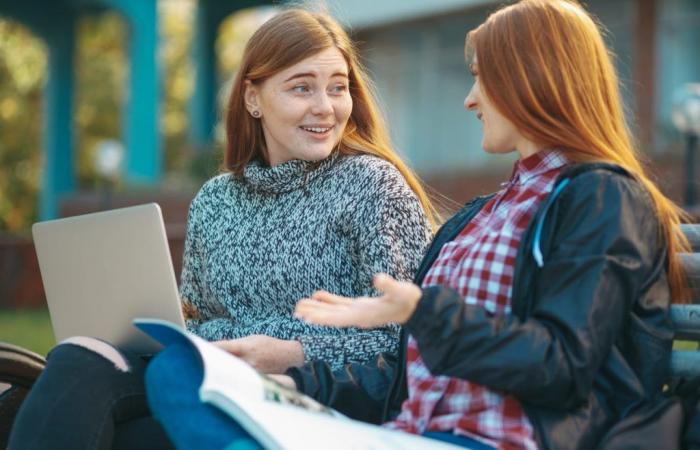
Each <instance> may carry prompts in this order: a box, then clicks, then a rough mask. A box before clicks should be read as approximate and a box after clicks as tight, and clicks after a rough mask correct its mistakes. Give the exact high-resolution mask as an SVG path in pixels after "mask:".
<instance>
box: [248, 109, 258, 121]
mask: <svg viewBox="0 0 700 450" xmlns="http://www.w3.org/2000/svg"><path fill="white" fill-rule="evenodd" d="M250 114H251V115H252V116H253V117H255V118H256V119H257V118H258V117H260V111H258V110H255V111H253V112H251V113H250Z"/></svg>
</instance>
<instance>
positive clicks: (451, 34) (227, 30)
mask: <svg viewBox="0 0 700 450" xmlns="http://www.w3.org/2000/svg"><path fill="white" fill-rule="evenodd" d="M501 3H502V2H496V1H485V0H431V1H429V2H428V1H424V0H380V1H376V0H327V1H325V2H314V3H313V4H312V5H311V6H310V7H311V8H312V9H325V10H327V11H329V12H330V13H332V14H333V15H334V16H335V17H336V18H337V19H338V20H339V21H340V22H341V23H342V24H344V25H345V26H346V27H347V29H348V30H349V31H350V32H351V34H352V36H353V37H354V38H355V39H356V40H357V41H358V42H359V45H360V49H361V53H362V55H363V57H364V62H365V64H366V65H367V67H368V68H369V70H370V73H371V75H372V77H373V78H374V80H375V83H376V85H377V89H378V92H379V95H380V99H381V104H382V107H383V109H384V112H385V114H386V116H387V118H388V122H389V125H390V129H391V132H392V135H393V139H394V143H395V144H396V147H397V148H398V150H399V151H400V152H401V153H402V154H403V155H404V157H405V158H406V159H407V160H408V161H409V162H410V163H411V165H412V166H413V167H414V168H415V169H416V171H417V172H418V173H419V175H420V176H421V177H422V178H423V179H424V180H425V181H426V182H427V184H429V185H430V186H431V187H432V188H433V190H434V193H435V195H436V196H437V197H440V198H442V200H441V201H442V203H443V205H445V208H446V209H450V208H455V207H456V206H457V205H459V204H460V203H462V202H464V201H465V200H467V199H468V198H470V197H472V196H474V195H477V194H483V193H486V192H489V191H492V190H494V189H496V188H498V185H499V182H500V181H502V180H503V179H504V178H506V177H507V176H508V175H509V173H510V169H511V165H512V162H513V158H510V159H508V158H503V157H493V156H490V155H488V154H486V153H484V152H483V151H482V150H481V148H480V141H481V125H480V123H479V122H478V120H477V119H476V118H475V117H474V115H473V114H470V113H467V112H466V111H465V110H464V108H463V100H464V97H465V96H466V94H467V91H468V89H469V88H470V86H471V83H472V79H471V76H470V75H469V73H468V71H467V69H466V65H465V63H464V53H463V51H464V37H465V34H466V32H467V31H469V30H470V29H472V28H473V27H475V26H476V25H478V24H479V23H481V22H482V21H483V20H484V19H485V18H486V16H487V15H488V13H489V12H491V11H493V10H494V9H495V8H496V7H498V6H499V4H501ZM296 4H299V3H298V2H297V3H296ZM284 5H285V2H281V1H280V2H268V1H256V0H24V1H22V2H17V1H15V0H0V341H8V342H11V343H15V344H19V345H23V346H26V347H28V348H30V349H32V350H34V351H37V352H39V353H42V354H45V352H46V351H47V350H48V349H49V348H50V346H51V345H52V344H53V335H52V331H51V328H50V321H49V318H48V313H47V312H46V309H45V298H44V293H43V287H42V284H41V277H40V274H39V269H38V264H37V261H36V256H35V253H34V248H33V245H32V241H31V232H30V227H31V225H32V223H34V222H36V221H38V220H46V219H51V218H57V217H63V216H68V215H74V214H82V213H87V212H93V211H98V210H102V209H110V208H116V207H121V206H127V205H132V204H138V203H145V202H149V201H157V202H158V203H160V204H161V207H162V209H163V214H164V218H165V220H166V224H167V225H166V227H167V231H168V235H169V239H170V244H171V251H172V257H173V262H174V265H175V269H176V273H179V268H180V262H181V261H180V260H181V255H182V244H183V242H182V241H183V237H184V227H185V221H186V215H187V208H188V206H189V202H190V200H191V199H192V197H193V195H194V194H195V193H196V191H197V189H198V188H199V186H200V185H201V184H202V183H203V182H204V181H205V180H206V179H207V178H209V177H211V176H213V175H215V174H216V173H218V172H219V168H220V162H221V159H222V158H221V152H222V136H221V130H220V128H219V127H217V122H218V121H219V119H220V117H221V114H220V103H221V98H223V97H225V92H226V86H227V83H228V82H229V81H230V79H231V78H232V77H233V75H234V73H235V70H236V67H237V65H238V62H239V60H240V57H241V53H242V50H243V47H244V45H245V43H246V41H247V39H248V37H249V36H250V35H251V34H252V33H253V32H254V31H255V29H256V28H257V27H258V26H259V25H260V24H261V23H263V22H264V21H265V20H267V19H268V18H269V17H271V16H272V15H273V14H275V11H276V10H278V8H280V7H284ZM587 7H588V8H589V10H590V11H592V12H593V14H594V15H596V16H597V17H598V19H599V20H600V22H601V23H602V24H603V26H604V27H605V29H606V30H607V31H606V39H607V40H608V43H609V45H610V47H611V49H612V51H613V52H614V54H615V58H616V65H617V68H618V71H619V75H620V78H621V83H622V89H623V93H624V101H625V106H626V109H627V112H628V118H629V121H630V124H631V126H632V129H633V132H634V136H635V138H636V140H637V142H638V147H639V149H640V151H641V152H642V153H643V154H644V155H645V156H646V158H647V160H648V162H649V167H650V170H651V171H652V172H653V173H654V174H655V176H656V179H657V181H658V183H659V184H660V185H661V187H662V189H663V190H664V192H666V193H667V194H668V195H669V196H671V197H672V198H673V199H674V200H676V201H677V202H679V203H681V204H683V205H685V206H686V207H687V208H688V209H689V210H690V211H691V212H695V206H696V197H697V195H696V181H695V169H696V165H697V164H696V158H695V152H696V147H697V132H698V131H697V130H698V127H700V124H699V123H697V122H698V116H700V104H698V102H699V101H700V100H699V99H698V98H699V97H700V94H698V90H697V89H698V88H697V87H698V85H697V84H695V85H692V84H691V85H689V84H688V83H698V82H700V58H698V57H697V47H698V45H699V44H700V0H590V1H589V2H587ZM447 199H449V200H447Z"/></svg>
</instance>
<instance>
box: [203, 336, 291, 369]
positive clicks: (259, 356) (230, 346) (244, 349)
mask: <svg viewBox="0 0 700 450" xmlns="http://www.w3.org/2000/svg"><path fill="white" fill-rule="evenodd" d="M214 345H216V346H218V347H220V348H222V349H223V350H226V351H227V352H229V353H232V354H234V355H236V356H237V357H239V358H241V359H242V360H244V361H245V362H247V363H248V364H250V365H251V366H253V367H255V368H256V369H258V370H259V371H260V372H263V373H284V372H285V371H286V370H287V369H289V368H290V367H294V366H301V365H302V364H304V350H303V349H302V347H301V344H300V343H299V342H298V341H286V340H283V339H277V338H273V337H270V336H265V335H261V334H254V335H251V336H246V337H244V338H240V339H231V340H227V341H217V342H214Z"/></svg>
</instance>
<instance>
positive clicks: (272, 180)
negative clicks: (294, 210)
mask: <svg viewBox="0 0 700 450" xmlns="http://www.w3.org/2000/svg"><path fill="white" fill-rule="evenodd" d="M337 158H338V152H336V151H334V152H333V153H331V154H330V155H329V156H328V157H327V158H326V159H323V160H321V161H304V160H300V159H293V160H291V161H287V162H285V163H282V164H278V165H276V166H274V167H270V166H268V165H266V164H265V163H263V162H262V161H257V160H256V161H251V162H250V163H249V164H248V165H247V166H246V167H245V169H243V179H244V180H245V182H246V183H247V184H248V185H249V186H250V187H252V188H253V189H254V190H256V191H258V192H265V193H275V194H281V193H284V192H290V191H293V190H296V189H299V188H301V187H303V186H305V185H307V184H308V183H311V181H312V180H314V179H316V178H317V177H318V176H319V175H322V174H324V173H326V172H327V171H328V169H329V168H330V167H331V166H332V165H333V163H334V162H335V160H336V159H337Z"/></svg>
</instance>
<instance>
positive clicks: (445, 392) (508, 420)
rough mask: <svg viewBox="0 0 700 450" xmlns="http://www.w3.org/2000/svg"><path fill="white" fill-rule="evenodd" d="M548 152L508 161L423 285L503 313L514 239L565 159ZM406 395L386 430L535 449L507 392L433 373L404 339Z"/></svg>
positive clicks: (515, 244)
mask: <svg viewBox="0 0 700 450" xmlns="http://www.w3.org/2000/svg"><path fill="white" fill-rule="evenodd" d="M566 162H567V161H566V158H565V157H564V156H563V155H562V153H561V152H559V151H556V150H549V151H541V152H538V153H535V154H534V155H532V156H529V157H527V158H525V159H523V160H520V161H518V162H516V163H515V166H514V168H513V173H512V175H511V178H510V180H509V181H508V182H507V183H505V184H504V187H503V189H502V190H501V191H499V192H498V193H497V194H496V195H495V196H494V197H493V198H492V199H491V200H490V201H489V202H488V203H487V204H486V205H484V207H483V209H482V210H481V211H479V213H477V215H476V216H475V217H474V219H472V220H471V222H469V224H467V226H466V227H465V228H464V229H463V230H462V231H461V232H460V234H459V235H458V236H457V237H456V238H455V239H454V240H453V241H451V242H448V243H447V244H445V245H444V246H443V247H442V250H441V251H440V254H439V255H438V257H437V259H436V260H435V263H434V264H433V266H432V267H431V268H430V270H429V271H428V273H427V275H426V276H425V279H424V280H423V287H428V286H435V285H441V286H448V287H450V288H452V289H454V290H456V291H457V292H458V293H459V294H460V295H461V296H462V297H463V298H464V301H465V303H467V304H469V305H481V306H483V307H484V309H486V311H487V312H488V313H490V314H493V315H497V314H510V312H511V291H512V285H513V271H514V268H515V256H516V254H517V251H518V245H519V243H520V238H521V236H522V234H523V232H524V231H525V228H526V227H527V225H528V224H529V222H530V220H531V219H532V217H533V215H534V214H535V211H536V210H537V208H538V206H539V205H540V202H541V201H542V200H543V199H544V198H545V197H546V196H547V194H548V193H549V192H550V191H551V190H552V187H553V185H554V181H555V179H556V177H557V175H558V174H559V172H560V171H561V169H562V168H563V166H564V165H565V164H566ZM407 378H408V392H409V395H408V399H407V400H406V401H404V403H403V405H402V409H401V413H400V414H399V416H398V417H397V418H396V419H395V420H394V421H393V422H389V423H387V424H386V426H387V427H389V428H394V429H401V430H404V431H407V432H410V433H416V434H422V433H423V432H425V431H450V432H454V433H455V434H464V435H467V436H470V437H472V438H474V439H478V440H480V441H482V442H484V443H486V444H489V445H492V446H494V447H497V448H502V449H512V448H518V449H520V448H523V449H536V448H537V444H536V443H535V440H534V435H533V429H532V425H531V424H530V421H529V420H528V418H527V416H526V415H525V413H524V412H523V409H522V407H521V406H520V402H518V400H516V399H515V398H514V397H512V396H509V395H505V394H503V393H500V392H496V391H493V390H491V389H488V388H486V387H484V386H480V385H477V384H475V383H470V382H469V381H466V380H462V379H459V378H450V377H446V376H433V375H432V374H431V373H430V371H429V370H428V368H427V367H426V366H425V364H424V362H423V360H422V359H421V357H420V354H419V352H418V346H417V345H416V341H415V340H414V339H413V337H410V336H409V339H408V352H407Z"/></svg>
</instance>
